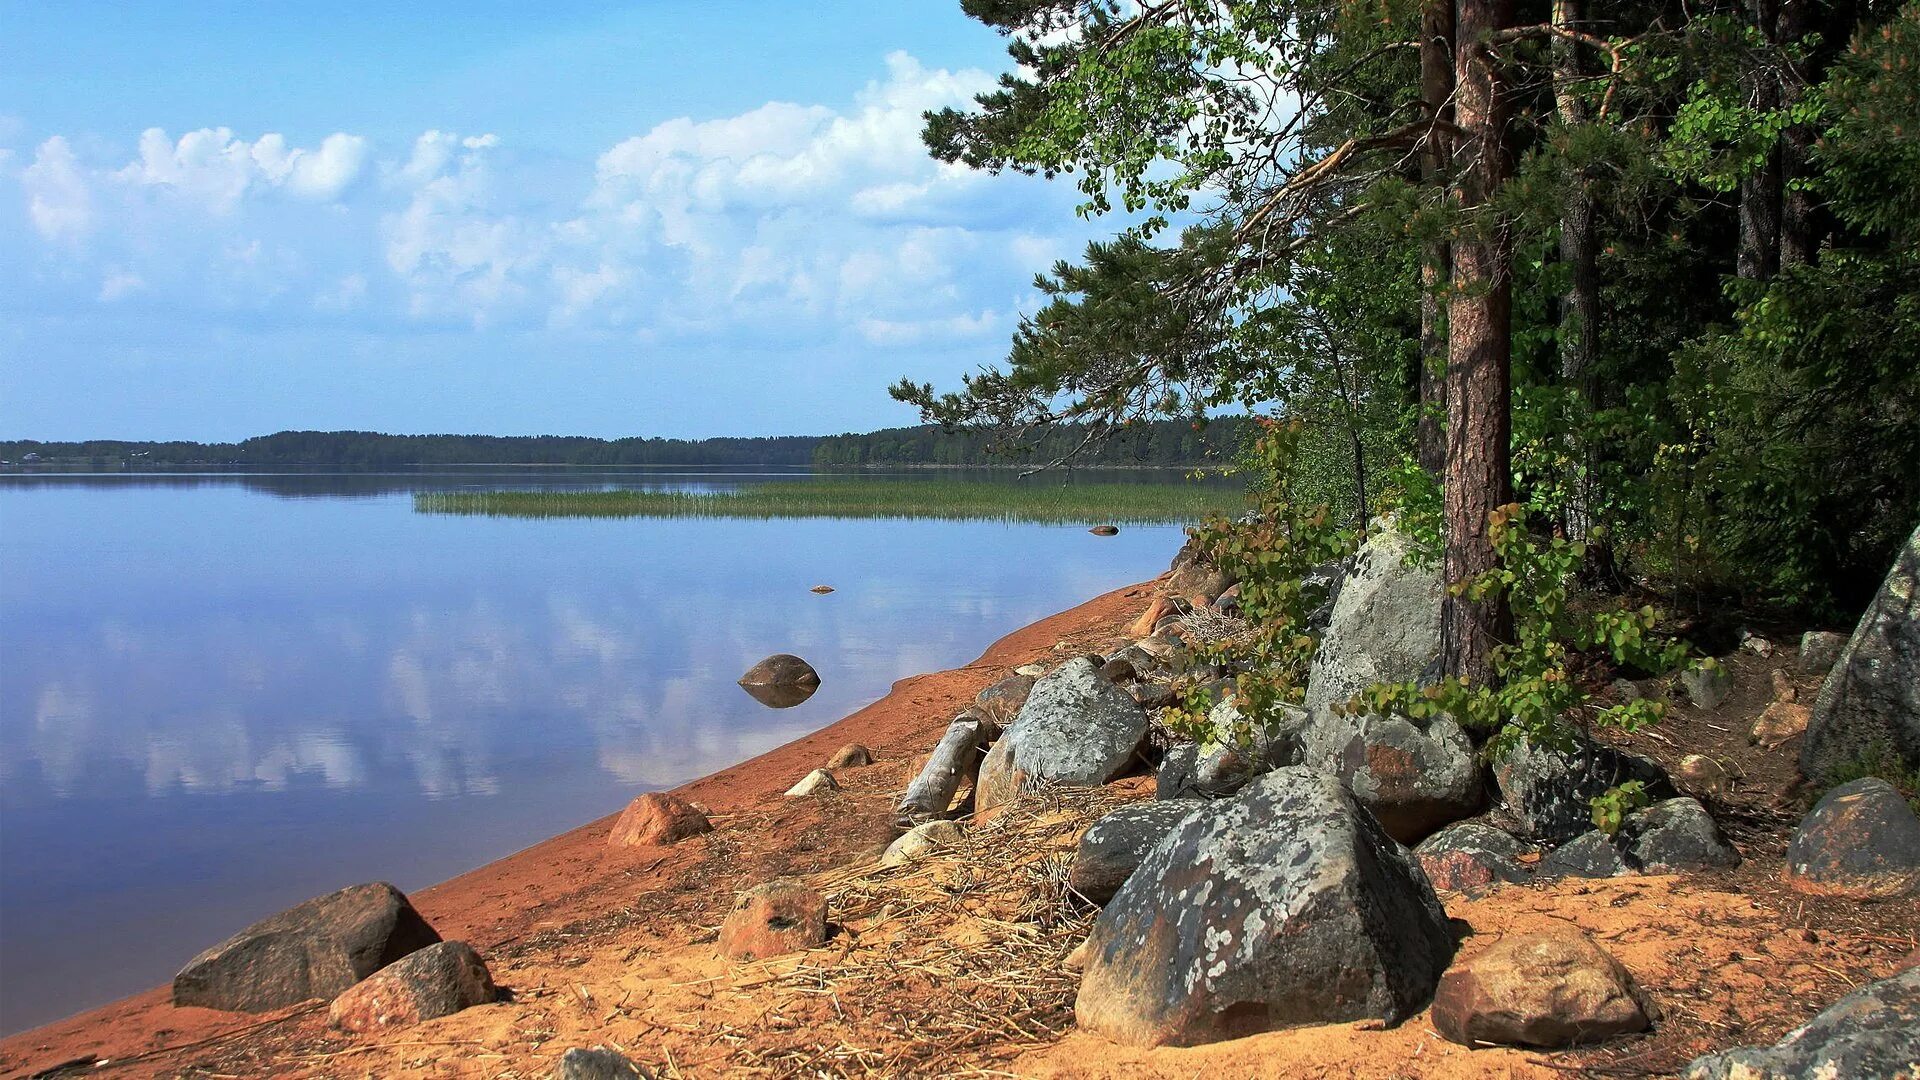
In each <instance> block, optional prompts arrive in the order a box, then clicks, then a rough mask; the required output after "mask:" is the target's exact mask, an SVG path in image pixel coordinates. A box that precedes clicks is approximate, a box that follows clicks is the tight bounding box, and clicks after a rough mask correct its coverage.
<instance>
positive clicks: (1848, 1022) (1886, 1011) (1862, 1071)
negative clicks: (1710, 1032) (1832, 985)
mask: <svg viewBox="0 0 1920 1080" xmlns="http://www.w3.org/2000/svg"><path fill="white" fill-rule="evenodd" d="M1896 1076H1905V1077H1913V1076H1920V968H1908V969H1907V970H1905V971H1903V972H1901V973H1900V974H1898V975H1895V976H1893V977H1892V978H1890V979H1882V980H1881V981H1879V982H1877V983H1869V984H1868V985H1866V986H1863V987H1861V988H1860V989H1858V990H1856V991H1854V992H1853V993H1851V994H1848V995H1847V996H1846V997H1843V998H1841V999H1840V1000H1839V1001H1836V1002H1834V1003H1833V1005H1832V1006H1830V1007H1828V1008H1827V1009H1826V1011H1824V1012H1822V1013H1821V1014H1820V1015H1818V1016H1816V1017H1814V1018H1813V1019H1812V1020H1811V1021H1809V1022H1807V1023H1806V1024H1805V1025H1803V1026H1801V1027H1799V1028H1795V1029H1794V1030H1793V1031H1791V1032H1789V1033H1788V1034H1787V1037H1786V1038H1784V1039H1782V1040H1780V1041H1779V1042H1778V1043H1775V1044H1774V1045H1772V1046H1748V1047H1742V1048H1740V1049H1738V1050H1728V1051H1726V1052H1725V1053H1721V1054H1709V1055H1707V1056H1706V1057H1702V1058H1696V1059H1695V1060H1694V1062H1693V1064H1691V1065H1689V1066H1687V1080H1803V1078H1809V1077H1819V1078H1825V1077H1831V1078H1833V1080H1842V1078H1849V1080H1851V1078H1855V1077H1858V1078H1860V1080H1866V1078H1868V1077H1896Z"/></svg>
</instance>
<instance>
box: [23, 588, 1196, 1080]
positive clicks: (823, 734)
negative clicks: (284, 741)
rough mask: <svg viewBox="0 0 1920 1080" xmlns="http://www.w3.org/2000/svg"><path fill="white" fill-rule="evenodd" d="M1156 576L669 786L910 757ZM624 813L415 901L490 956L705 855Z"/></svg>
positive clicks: (194, 1025) (119, 1041) (115, 1019)
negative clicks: (630, 828)
mask: <svg viewBox="0 0 1920 1080" xmlns="http://www.w3.org/2000/svg"><path fill="white" fill-rule="evenodd" d="M1157 580H1158V579H1155V581H1157ZM1155 581H1146V582H1139V583H1136V584H1133V585H1127V586H1122V587H1120V588H1118V589H1114V590H1112V591H1109V592H1106V593H1103V594H1101V595H1099V596H1096V597H1093V598H1091V599H1089V600H1087V601H1084V602H1083V603H1081V604H1079V605H1076V606H1074V607H1071V608H1068V609H1067V610H1065V611H1061V612H1057V613H1055V614H1053V615H1049V616H1047V617H1045V618H1043V619H1040V620H1038V621H1036V622H1033V623H1030V624H1028V625H1026V626H1022V627H1019V628H1017V629H1014V630H1012V631H1010V632H1009V633H1007V634H1005V635H1003V636H1002V637H1000V638H999V639H997V640H996V641H994V642H993V643H992V644H991V645H989V646H988V647H987V648H986V649H985V651H983V652H982V653H981V654H980V656H979V657H977V658H976V659H975V660H974V661H972V662H971V663H969V664H966V665H964V666H961V667H958V668H951V669H948V670H945V671H936V672H926V673H922V674H918V675H911V676H908V677H907V678H904V679H901V680H899V681H898V682H895V683H894V684H893V685H892V687H891V688H890V689H889V690H888V692H887V693H886V695H884V696H883V697H881V698H880V699H879V700H877V701H875V702H873V703H871V704H869V705H867V706H865V707H863V708H861V709H858V710H855V711H854V712H852V713H849V714H848V715H846V716H843V717H841V718H840V719H839V720H836V721H834V722H833V723H831V724H828V725H827V726H825V727H823V728H820V729H819V730H817V731H814V732H812V733H810V734H808V735H804V736H801V737H800V738H798V739H795V740H793V741H792V742H789V743H786V744H784V745H782V746H778V747H775V748H774V749H772V750H769V751H766V752H765V753H762V754H760V755H758V756H756V757H753V758H749V759H747V760H745V761H742V762H739V763H737V764H734V765H731V766H729V767H727V768H724V769H721V770H719V771H718V772H715V773H712V774H710V775H707V776H704V777H701V778H699V779H696V780H692V781H689V782H687V783H685V784H682V785H679V786H678V787H675V788H671V789H669V790H671V791H673V792H674V793H676V794H679V795H681V796H683V797H685V798H687V799H690V800H692V801H695V802H698V803H700V804H702V805H703V806H705V807H706V808H707V809H708V811H709V813H710V816H711V817H712V818H713V819H714V821H715V823H716V824H717V825H719V826H720V827H721V829H722V831H725V828H726V822H727V819H728V818H729V817H733V816H736V815H739V814H741V813H742V812H744V811H747V810H750V809H764V808H765V807H766V806H767V805H768V804H769V800H778V799H779V798H780V797H781V795H782V793H783V792H784V791H785V790H786V788H787V787H788V786H789V785H791V784H792V783H793V782H794V781H795V780H796V779H798V778H799V777H801V776H804V775H805V774H806V773H807V772H809V771H811V770H812V769H814V768H817V767H819V766H820V765H822V764H824V763H825V761H826V759H827V758H828V757H829V756H830V755H831V754H832V753H833V751H834V750H835V749H836V748H838V747H839V746H840V745H842V744H844V743H848V742H859V743H863V744H865V745H866V746H868V747H869V748H870V749H871V750H872V751H873V752H874V754H875V756H876V758H878V759H879V760H880V761H882V762H903V761H905V760H907V759H910V758H911V757H912V756H913V755H915V754H917V753H920V752H922V751H924V750H925V749H926V748H927V747H928V746H929V745H931V743H932V741H933V740H934V739H936V738H937V737H938V735H939V733H940V732H941V731H943V730H944V729H945V727H946V725H947V723H948V721H949V720H950V719H951V718H952V716H953V715H954V713H956V712H958V711H959V710H960V709H961V708H963V707H964V706H965V705H966V704H968V703H970V702H971V701H972V700H973V697H974V695H975V694H977V693H978V692H979V691H980V690H981V689H984V688H985V687H986V686H988V685H989V684H991V683H992V682H993V681H995V680H996V679H998V678H1000V677H1001V676H1003V675H1004V674H1005V673H1006V672H1007V671H1008V670H1010V669H1012V668H1014V667H1017V666H1019V665H1021V664H1024V663H1028V662H1031V661H1033V660H1036V659H1039V658H1042V657H1047V656H1052V655H1055V646H1056V644H1057V643H1060V642H1063V641H1065V640H1069V639H1072V638H1074V637H1076V636H1086V635H1101V634H1114V633H1117V632H1118V631H1119V629H1120V628H1121V627H1123V626H1125V625H1126V623H1127V622H1129V621H1131V620H1132V618H1133V617H1134V616H1136V615H1137V614H1138V609H1139V608H1140V606H1141V605H1142V603H1143V602H1144V601H1145V598H1146V597H1147V596H1148V595H1149V594H1150V593H1151V591H1152V589H1153V587H1154V584H1155ZM621 809H622V808H621V807H612V808H610V809H609V812H608V813H607V814H606V815H605V816H602V817H600V818H596V819H595V820H593V821H590V822H587V823H585V824H582V825H579V826H577V827H575V828H573V829H570V830H568V831H566V832H563V833H560V834H558V835H556V836H552V837H549V838H547V839H545V840H542V841H540V842H538V843H536V844H533V845H531V846H530V847H527V848H523V849H522V850H520V851H517V852H514V853H512V854H510V855H506V856H504V857H502V858H499V859H496V860H494V861H493V862H490V863H487V864H485V865H483V866H480V867H477V868H475V869H473V870H469V871H467V872H466V873H463V874H459V875H457V876H455V877H452V878H449V879H447V880H446V881H442V882H440V883H438V884H435V885H431V886H428V887H426V888H424V889H420V890H418V891H417V892H414V893H411V894H409V896H410V899H411V900H412V901H413V903H414V905H415V907H416V908H417V909H418V910H419V911H420V913H421V914H422V915H423V916H425V917H426V919H427V921H428V922H430V923H431V924H432V925H433V926H434V928H435V929H436V930H438V931H439V933H440V934H441V936H442V937H443V938H446V939H450V940H463V941H467V942H469V943H470V944H472V945H473V946H474V947H475V948H477V949H479V950H480V951H481V952H482V953H483V954H485V953H488V952H490V951H491V950H495V949H498V948H500V947H502V946H506V945H510V944H513V943H514V942H517V941H520V940H521V939H523V938H526V937H528V936H531V935H534V934H537V933H540V932H543V931H546V930H550V929H554V928H557V927H561V926H564V925H568V924H571V923H578V922H581V921H583V920H588V919H593V918H596V917H600V916H604V915H606V914H608V913H609V912H613V911H616V910H619V909H621V908H623V907H624V906H626V905H627V904H629V903H630V902H631V900H632V898H633V895H634V893H635V892H636V891H638V892H645V891H647V890H649V889H653V888H658V887H661V886H663V885H664V884H666V883H667V882H668V881H669V880H670V879H671V878H672V877H673V876H674V875H675V874H676V873H679V872H682V871H685V870H687V869H688V868H689V867H691V866H693V865H694V864H696V863H697V862H698V861H699V859H700V853H699V851H698V850H696V848H697V845H680V846H678V847H674V848H663V849H647V850H640V851H638V852H637V853H628V852H619V851H614V850H612V849H609V848H608V847H607V845H606V842H605V837H606V834H607V830H608V829H609V828H610V827H611V825H612V822H613V821H614V819H615V818H617V817H618V816H619V813H620V810H621ZM646 856H651V858H643V857H646ZM340 884H341V885H342V886H345V885H348V884H353V883H351V882H342V883H340ZM234 929H235V930H238V929H240V928H239V927H235V928H234ZM207 944H212V942H208V943H207ZM184 959H185V958H184V957H183V962H184ZM307 1008H308V1006H294V1007H292V1008H291V1009H283V1010H279V1011H277V1012H272V1013H262V1014H244V1013H223V1012H217V1011H214V1010H210V1009H199V1008H174V1007H173V1006H172V1004H171V1002H170V1000H169V988H168V987H167V986H159V987H155V988H153V989H150V990H146V991H143V992H141V993H138V994H134V995H131V996H128V997H125V998H121V999H119V1000H117V1001H113V1002H109V1003H107V1004H105V1005H101V1006H98V1007H95V1008H92V1009H89V1010H86V1011H84V1012H80V1013H76V1014H74V1015H72V1016H68V1017H66V1018H65V1019H62V1020H56V1021H54V1022H52V1023H49V1024H44V1025H41V1026H39V1027H36V1028H30V1029H28V1030H26V1031H22V1032H19V1033H17V1034H14V1035H9V1036H6V1037H4V1038H0V1074H4V1075H5V1076H9V1077H12V1076H30V1075H34V1074H35V1073H37V1072H40V1071H42V1070H47V1069H50V1068H53V1067H55V1066H59V1065H62V1064H63V1063H68V1062H78V1061H80V1060H81V1059H87V1058H91V1059H96V1060H99V1061H101V1062H103V1065H101V1066H100V1067H102V1068H103V1067H106V1065H105V1064H104V1063H116V1064H118V1065H120V1066H123V1067H135V1066H139V1065H143V1064H148V1063H151V1064H150V1065H149V1067H148V1069H147V1070H145V1071H146V1072H148V1073H159V1074H165V1072H166V1070H167V1068H169V1067H170V1066H168V1065H167V1063H166V1062H165V1061H164V1060H157V1059H160V1058H163V1057H164V1056H166V1055H168V1054H170V1053H172V1052H174V1051H176V1050H185V1049H188V1048H190V1047H193V1046H197V1045H199V1044H201V1043H205V1042H208V1041H211V1040H219V1039H222V1038H224V1037H226V1036H232V1035H238V1034H241V1033H244V1032H246V1031H249V1030H251V1029H254V1028H258V1027H261V1026H263V1025H272V1024H279V1023H281V1022H283V1021H284V1020H287V1019H290V1018H292V1017H294V1016H298V1015H301V1013H302V1011H303V1010H304V1009H307ZM88 1071H97V1070H96V1069H89V1070H88ZM115 1071H116V1074H117V1075H140V1074H141V1073H132V1074H129V1073H126V1072H122V1071H120V1070H119V1069H116V1070H115Z"/></svg>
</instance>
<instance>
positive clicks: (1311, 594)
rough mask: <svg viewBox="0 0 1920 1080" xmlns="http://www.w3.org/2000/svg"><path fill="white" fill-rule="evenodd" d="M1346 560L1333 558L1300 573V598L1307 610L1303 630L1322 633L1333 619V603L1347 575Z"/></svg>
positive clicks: (1337, 597) (1338, 595) (1310, 632)
mask: <svg viewBox="0 0 1920 1080" xmlns="http://www.w3.org/2000/svg"><path fill="white" fill-rule="evenodd" d="M1347 569H1348V566H1347V560H1346V559H1334V560H1332V561H1331V562H1323V563H1321V564H1320V565H1319V566H1316V567H1314V568H1313V569H1311V570H1309V571H1307V572H1306V573H1304V574H1302V575H1300V598H1301V600H1302V601H1304V605H1303V606H1304V607H1305V608H1306V611H1307V618H1306V624H1305V630H1306V632H1307V633H1309V634H1323V633H1325V632H1326V629H1327V624H1328V623H1330V622H1332V621H1333V605H1334V602H1335V601H1336V600H1338V599H1339V597H1340V586H1341V584H1342V583H1343V582H1344V581H1345V580H1346V577H1347Z"/></svg>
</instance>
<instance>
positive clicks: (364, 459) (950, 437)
mask: <svg viewBox="0 0 1920 1080" xmlns="http://www.w3.org/2000/svg"><path fill="white" fill-rule="evenodd" d="M1245 432H1246V429H1245V420H1244V418H1241V417H1222V418H1218V419H1215V420H1212V421H1209V422H1206V423H1204V424H1195V423H1194V422H1192V421H1173V420H1159V421H1154V422H1146V423H1141V424H1139V425H1138V426H1137V427H1136V428H1134V429H1132V430H1129V431H1127V432H1124V433H1122V434H1121V435H1120V436H1119V437H1116V438H1113V439H1110V440H1106V441H1105V442H1103V443H1102V444H1101V445H1100V446H1099V448H1098V450H1097V452H1094V453H1089V454H1084V455H1082V456H1079V457H1076V458H1074V460H1073V464H1075V465H1077V466H1164V467H1191V466H1200V465H1208V464H1212V465H1219V464H1225V463H1229V462H1230V461H1231V460H1232V458H1233V457H1234V455H1235V454H1236V453H1237V452H1238V449H1239V447H1240V445H1241V440H1242V439H1243V438H1244V437H1245ZM1084 438H1085V432H1084V431H1082V430H1080V429H1079V428H1078V427H1077V426H1076V425H1063V426H1060V427H1057V428H1055V429H1053V430H1051V431H1048V432H1046V433H1045V434H1044V437H1042V438H1038V439H1032V440H1024V441H1020V442H1018V443H1009V442H1008V441H1007V440H1004V439H1001V438H998V437H995V436H993V435H990V434H984V433H981V432H977V431H970V430H959V429H956V430H943V429H942V428H941V427H940V426H939V425H933V424H927V425H921V426H918V427H904V428H886V429H882V430H879V431H874V432H869V433H865V434H843V435H828V436H816V435H780V436H764V437H722V438H711V439H662V438H640V437H634V438H624V439H595V438H588V437H585V436H564V435H387V434H381V433H378V432H369V431H283V432H279V433H276V434H273V435H262V436H257V437H255V438H251V439H244V440H242V441H240V442H233V443H200V442H189V441H182V440H173V441H165V442H145V441H130V440H118V439H93V440H85V441H77V442H43V441H38V440H32V439H19V440H12V441H6V442H0V460H4V461H7V462H11V463H14V464H19V463H21V462H23V461H24V460H26V459H27V458H29V456H31V457H33V458H35V459H37V460H38V461H41V462H44V463H48V464H55V463H64V464H88V465H94V466H122V467H127V466H131V467H138V466H146V465H162V466H177V465H224V466H256V467H257V466H274V465H340V466H351V467H355V468H367V467H381V466H414V465H782V466H821V467H882V466H915V465H943V466H971V467H982V468H985V467H996V466H1026V467H1031V466H1033V465H1044V464H1047V463H1050V462H1053V461H1055V460H1058V459H1060V458H1063V457H1066V456H1068V454H1069V451H1071V450H1072V449H1074V448H1075V447H1076V446H1077V445H1078V444H1080V443H1081V442H1083V441H1084Z"/></svg>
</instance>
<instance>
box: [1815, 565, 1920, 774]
mask: <svg viewBox="0 0 1920 1080" xmlns="http://www.w3.org/2000/svg"><path fill="white" fill-rule="evenodd" d="M1868 763H1871V764H1875V765H1881V766H1891V765H1894V764H1896V763H1897V764H1899V765H1900V766H1901V767H1902V768H1904V769H1905V770H1906V771H1908V772H1913V771H1920V529H1916V530H1915V531H1914V534H1913V535H1912V536H1910V537H1908V538H1907V543H1906V546H1905V547H1904V548H1902V549H1901V551H1900V556H1899V558H1898V559H1897V560H1895V562H1894V564H1893V569H1892V570H1890V571H1889V572H1888V573H1887V579H1886V581H1885V582H1883V583H1881V586H1880V592H1879V594H1878V595H1876V596H1875V597H1874V598H1873V603H1872V604H1869V605H1868V606H1867V611H1866V614H1864V615H1862V616H1861V617H1860V624H1859V626H1858V627H1856V628H1855V629H1854V631H1853V636H1852V637H1851V638H1849V639H1847V644H1846V646H1845V647H1844V648H1842V649H1841V650H1840V656H1839V658H1838V659H1837V660H1835V662H1834V665H1833V670H1832V671H1831V672H1829V673H1828V675H1827V679H1826V682H1824V683H1822V684H1821V686H1820V696H1819V697H1817V698H1816V699H1814V703H1813V715H1812V716H1811V717H1810V718H1809V719H1808V721H1807V737H1806V740H1805V741H1804V742H1802V743H1801V744H1800V771H1801V772H1802V773H1804V774H1806V776H1807V777H1808V778H1809V779H1811V780H1814V781H1816V782H1821V781H1826V780H1827V779H1828V778H1829V777H1832V776H1834V775H1835V774H1836V773H1837V772H1839V771H1840V770H1841V769H1843V768H1844V767H1845V766H1848V765H1859V764H1868Z"/></svg>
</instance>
